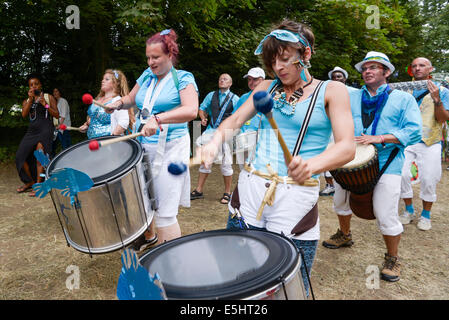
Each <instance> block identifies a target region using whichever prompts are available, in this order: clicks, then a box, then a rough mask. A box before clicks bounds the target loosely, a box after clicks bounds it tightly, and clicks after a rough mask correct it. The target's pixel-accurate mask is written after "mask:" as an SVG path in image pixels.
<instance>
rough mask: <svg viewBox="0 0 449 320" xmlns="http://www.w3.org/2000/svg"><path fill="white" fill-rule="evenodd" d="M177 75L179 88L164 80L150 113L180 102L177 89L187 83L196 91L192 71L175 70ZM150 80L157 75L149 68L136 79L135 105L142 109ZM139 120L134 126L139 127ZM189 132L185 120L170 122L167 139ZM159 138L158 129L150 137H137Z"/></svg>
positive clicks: (163, 109) (169, 107)
mask: <svg viewBox="0 0 449 320" xmlns="http://www.w3.org/2000/svg"><path fill="white" fill-rule="evenodd" d="M176 72H177V75H178V82H179V90H178V89H177V88H176V85H175V81H174V79H172V80H171V81H168V82H166V84H165V86H164V87H163V88H162V90H161V92H160V94H159V96H158V98H157V99H156V101H155V103H154V106H153V110H152V112H151V114H156V113H160V112H165V111H169V110H172V109H174V108H176V107H177V106H179V105H180V104H181V98H180V96H179V91H181V90H183V89H185V88H186V87H187V85H189V84H193V86H194V87H195V90H196V91H197V92H198V87H197V85H196V82H195V77H194V76H193V74H192V73H190V72H187V71H184V70H176ZM151 81H157V77H156V76H155V75H154V74H153V73H152V72H151V68H148V69H146V70H145V71H144V72H143V73H142V75H141V76H140V77H139V78H138V79H137V80H136V82H137V84H138V85H139V86H140V88H139V91H138V92H137V95H136V99H135V101H136V105H137V107H138V108H139V109H140V110H142V107H143V103H144V100H145V95H146V93H147V90H148V88H149V87H150V84H151ZM139 126H140V120H139V119H136V128H139ZM186 134H189V130H188V127H187V122H183V123H170V124H169V126H168V132H167V141H170V140H173V139H177V138H180V137H183V136H184V135H186ZM158 139H159V129H158V130H157V132H156V134H154V135H152V136H150V137H139V140H140V141H141V142H142V143H157V142H158Z"/></svg>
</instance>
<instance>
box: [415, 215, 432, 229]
mask: <svg viewBox="0 0 449 320" xmlns="http://www.w3.org/2000/svg"><path fill="white" fill-rule="evenodd" d="M417 227H418V229H419V230H422V231H427V230H430V229H431V228H432V224H431V223H430V219H427V218H424V217H421V218H419V221H418V224H417Z"/></svg>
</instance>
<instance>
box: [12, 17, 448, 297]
mask: <svg viewBox="0 0 449 320" xmlns="http://www.w3.org/2000/svg"><path fill="white" fill-rule="evenodd" d="M314 46H315V37H314V34H313V32H312V31H311V29H310V28H309V27H308V26H306V25H304V24H301V23H297V22H294V21H289V20H285V21H283V22H282V23H281V24H279V25H278V26H277V27H275V28H273V30H272V31H271V32H270V33H269V34H267V35H266V36H265V37H264V38H263V39H262V41H261V42H260V44H259V46H258V47H257V49H256V50H255V54H256V55H259V56H261V60H262V62H263V67H264V69H265V71H266V72H267V73H268V74H269V75H271V76H272V77H273V78H274V80H266V79H265V72H264V70H262V69H261V68H253V69H251V70H250V72H248V74H247V75H246V76H245V77H247V78H248V86H249V88H250V90H251V91H250V92H248V93H247V94H245V95H243V96H242V97H241V98H240V99H239V97H238V96H237V95H235V94H233V93H232V92H230V90H229V89H230V86H231V85H232V79H231V77H230V76H229V75H228V74H223V75H221V76H220V79H219V83H218V86H219V90H217V91H214V92H211V93H210V94H208V95H207V96H206V98H205V100H204V102H203V103H202V104H201V106H200V104H199V99H198V97H199V92H198V87H197V84H196V83H195V78H194V76H193V74H192V73H190V72H188V71H184V70H178V69H175V65H176V62H177V58H178V55H179V49H178V44H177V35H176V33H175V31H174V30H172V29H169V30H164V31H161V32H158V33H156V34H155V35H153V36H152V37H150V38H149V39H148V40H147V41H146V48H145V50H146V57H147V62H148V66H149V68H147V69H145V70H144V71H143V73H142V75H141V76H140V77H139V78H138V79H137V81H136V83H135V85H134V87H133V88H132V89H131V91H129V90H128V87H127V81H126V78H125V75H124V74H123V73H122V72H121V71H120V70H113V69H110V70H106V71H105V74H104V77H103V80H102V82H101V91H100V93H99V95H98V97H97V98H96V99H97V100H98V101H99V102H101V103H102V104H104V105H107V106H108V107H109V108H110V109H109V110H106V109H104V108H101V107H98V106H95V105H94V104H92V105H91V106H90V107H89V110H88V117H87V121H86V122H85V123H84V124H83V125H82V126H81V127H80V130H82V131H87V135H88V138H95V137H99V136H103V135H122V134H124V133H125V130H126V129H127V128H128V127H132V128H134V131H135V132H142V133H143V136H142V137H140V138H139V141H140V143H141V144H142V147H143V149H144V150H145V151H147V152H148V153H149V155H150V157H149V161H150V163H151V166H153V168H154V167H155V166H157V168H154V169H155V170H157V171H158V174H157V175H156V176H155V179H156V181H155V184H156V185H157V186H158V188H156V189H155V193H156V198H157V199H158V203H159V204H160V206H159V208H158V210H157V212H156V215H155V218H154V220H153V223H152V226H151V227H150V228H149V230H147V232H145V234H144V235H143V236H142V237H141V238H139V239H138V240H137V241H136V243H134V244H133V245H134V247H135V248H136V250H141V249H143V248H145V247H148V246H150V245H155V244H160V243H162V242H164V241H168V240H171V239H174V238H177V237H180V236H181V229H180V226H179V224H178V220H177V214H178V209H179V206H186V207H189V206H190V201H191V200H194V199H198V198H201V197H203V187H204V183H205V180H206V178H207V175H208V174H209V173H210V169H211V166H212V164H213V163H214V161H216V159H217V157H221V159H222V160H223V161H222V162H221V163H222V174H223V177H224V183H225V190H224V194H223V198H222V199H221V202H222V203H223V204H228V206H229V221H228V228H240V227H242V223H240V222H241V221H242V219H243V220H244V222H245V224H243V225H244V226H245V227H248V228H250V229H258V230H268V231H272V232H275V233H279V234H280V233H283V234H284V235H286V236H287V237H289V238H290V239H291V240H292V241H293V242H294V243H295V245H296V246H298V247H299V248H301V249H302V250H303V252H304V253H305V260H304V261H303V262H304V263H305V264H306V267H308V268H307V270H308V271H309V273H310V271H311V270H312V265H313V261H314V258H315V255H316V250H317V247H318V243H319V239H320V219H319V215H318V210H317V206H316V205H317V202H318V198H319V192H320V183H319V175H320V174H321V173H324V172H329V171H332V170H335V169H337V168H340V167H342V166H343V165H345V164H346V163H348V162H350V161H351V160H353V158H354V157H355V154H356V144H372V145H374V146H375V148H376V149H377V154H378V161H379V167H380V168H383V167H384V166H385V165H386V164H387V166H386V168H385V170H384V171H383V174H382V176H381V177H380V178H379V180H378V181H377V184H376V185H375V187H374V190H373V194H372V204H373V212H374V215H375V218H376V221H377V225H378V229H379V231H380V233H381V234H382V236H383V238H384V241H385V246H386V253H385V259H384V261H383V266H382V271H381V276H382V279H384V280H386V281H397V280H399V279H400V269H401V264H402V262H401V261H400V259H399V256H400V255H399V252H398V249H399V243H400V239H401V234H402V233H403V231H404V228H403V224H407V223H410V222H411V221H412V220H414V219H417V218H419V222H418V228H420V229H421V230H429V229H430V228H431V207H432V204H433V203H434V202H435V201H436V185H437V183H438V181H439V180H440V177H441V143H440V140H441V136H442V131H441V130H442V123H443V122H445V121H447V120H448V119H449V111H448V110H449V91H448V90H447V89H446V88H444V87H442V86H440V85H439V84H438V83H436V82H434V81H431V80H430V79H431V75H430V74H431V72H432V71H433V67H432V64H431V62H430V61H429V60H428V59H426V58H416V59H414V60H413V61H412V62H411V71H412V72H413V76H414V79H415V80H429V81H428V84H427V89H424V90H410V92H405V91H400V90H392V89H391V88H390V86H389V85H388V82H387V79H388V77H389V76H390V75H391V74H392V73H393V72H394V71H395V66H394V65H393V63H392V62H391V61H390V60H389V58H388V56H387V55H385V54H384V53H381V52H376V51H370V52H368V53H367V54H366V56H365V58H364V59H363V60H362V61H360V62H359V63H357V64H356V65H355V69H356V70H357V71H358V72H360V73H361V75H362V78H363V81H364V83H365V85H364V86H363V87H362V88H361V89H355V88H352V87H349V86H347V85H345V83H344V82H345V81H344V80H346V79H347V78H348V74H347V72H346V71H345V70H343V69H341V68H335V69H334V70H332V71H331V72H330V73H329V78H330V79H331V80H319V79H316V78H314V77H313V76H312V75H311V73H310V71H309V68H310V67H311V60H312V57H313V55H314ZM315 63H319V61H317V62H315ZM338 77H340V78H342V79H340V78H338ZM29 87H30V91H29V92H28V98H27V99H26V100H25V101H24V102H23V111H22V115H23V117H29V119H30V125H29V129H28V131H27V133H26V135H25V137H24V139H23V141H22V142H21V144H20V146H19V150H18V152H17V162H16V164H17V169H18V171H19V175H20V178H21V180H22V181H23V183H24V186H23V187H22V188H21V189H20V190H19V189H18V192H22V191H24V189H28V188H29V187H30V186H31V185H32V184H33V183H35V182H39V180H41V179H43V178H42V177H40V173H42V167H41V166H40V165H39V164H38V163H37V174H36V172H32V171H31V170H30V167H32V165H30V163H31V162H32V161H33V159H32V155H31V154H32V151H33V150H34V149H36V148H41V149H43V150H44V152H45V153H50V148H51V143H50V142H51V139H52V137H51V135H52V134H53V130H54V125H53V122H52V118H53V117H55V118H58V111H57V109H56V105H55V99H54V98H53V97H52V96H51V95H48V97H47V95H45V96H44V94H43V93H42V92H40V91H41V90H42V84H41V83H40V81H39V79H38V78H31V79H29ZM36 90H39V92H38V91H36ZM258 91H268V92H270V93H271V95H272V96H273V99H274V104H273V109H272V117H273V119H275V121H276V123H277V125H278V128H279V133H280V134H281V135H282V137H283V139H284V141H285V144H286V145H287V147H288V149H289V150H290V152H291V153H292V158H291V161H289V160H288V159H289V158H288V157H287V156H286V154H285V153H284V151H283V149H282V148H278V147H277V146H278V144H277V141H278V140H277V138H278V136H277V133H276V132H275V131H274V130H273V129H272V128H271V124H270V122H269V120H268V117H266V116H264V115H262V114H260V113H258V112H257V110H256V108H255V105H254V100H253V96H254V94H255V93H256V92H258ZM312 94H314V97H313V103H311V100H312V99H311V96H312ZM129 104H135V105H137V107H138V110H139V111H138V112H137V113H136V114H135V115H134V113H133V112H131V111H129V110H124V109H121V106H123V105H129ZM198 110H200V111H198ZM198 112H199V115H200V118H201V121H202V124H203V125H204V126H205V125H207V123H208V120H207V118H208V116H209V118H210V120H209V126H208V128H207V130H206V132H205V133H204V134H209V138H208V141H206V142H205V143H203V144H202V145H201V146H200V147H198V149H197V152H196V154H197V155H198V156H199V157H200V159H201V167H200V176H199V181H198V186H197V187H196V188H195V189H194V190H193V191H192V192H191V190H190V186H191V181H190V173H189V170H186V171H185V172H184V173H183V174H181V175H171V174H169V172H168V170H167V167H168V165H169V163H171V162H172V161H174V160H176V161H182V162H184V163H186V164H187V163H189V158H190V154H191V150H190V135H189V129H188V122H189V121H192V120H194V119H196V117H197V116H198ZM306 119H307V121H306ZM303 124H304V126H307V131H306V134H305V136H303V137H302V138H300V137H299V136H298V135H299V133H300V130H301V128H302V127H303ZM241 128H246V129H244V130H243V131H245V130H257V131H258V136H257V148H256V150H255V152H254V153H253V154H252V155H251V156H249V157H247V159H246V162H245V164H244V166H242V167H241V172H240V174H239V178H238V183H237V187H236V189H235V190H234V191H233V192H232V190H231V180H230V177H231V176H232V174H233V172H232V166H230V164H229V161H228V160H229V157H231V163H232V154H231V155H229V150H227V148H228V146H227V144H226V141H227V140H228V138H229V136H228V132H230V131H231V132H236V131H239V130H240V129H241ZM204 134H203V135H204ZM331 136H332V139H333V143H331V144H329V141H330V138H331ZM274 142H275V143H274ZM298 142H299V144H298ZM298 145H299V146H300V148H299V147H298ZM275 147H276V148H275ZM391 155H392V156H391ZM389 158H390V159H389ZM30 161H31V162H30ZM413 161H415V162H416V163H418V167H419V173H420V182H421V193H420V198H421V199H422V201H423V209H422V212H421V214H420V215H417V214H416V210H415V208H414V206H413V202H412V197H413V192H412V188H411V185H410V165H411V163H412V162H413ZM34 166H36V161H35V160H34ZM33 177H36V178H33ZM334 184H335V194H334V208H335V212H336V214H337V216H338V221H339V226H338V230H337V232H336V233H335V234H334V235H331V236H330V237H329V239H327V240H325V241H323V243H322V244H323V245H324V247H326V248H332V249H336V248H341V247H345V246H351V245H352V244H353V235H352V231H351V224H350V222H351V217H352V211H351V208H350V206H349V203H348V199H349V197H348V191H347V190H344V189H343V188H342V187H341V186H340V185H339V184H338V183H337V182H334ZM236 194H238V200H239V206H238V211H239V212H238V214H237V213H236V209H235V208H236V206H235V201H234V204H233V203H232V202H233V201H231V198H233V196H234V195H236ZM400 199H403V200H404V202H405V208H406V209H405V211H404V212H402V213H399V206H400ZM233 200H234V199H233ZM355 234H356V232H355ZM304 263H303V265H302V267H301V272H302V275H303V277H304V279H305V276H306V274H305V273H306V271H305V270H306V269H305V268H304ZM304 284H305V286H306V289H307V290H308V281H307V280H304Z"/></svg>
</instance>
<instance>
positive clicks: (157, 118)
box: [152, 114, 164, 131]
mask: <svg viewBox="0 0 449 320" xmlns="http://www.w3.org/2000/svg"><path fill="white" fill-rule="evenodd" d="M152 116H153V118H154V119H155V120H156V122H157V125H158V126H159V130H161V131H164V128H162V121H161V119H160V118H159V117H158V116H157V115H155V114H153V115H152Z"/></svg>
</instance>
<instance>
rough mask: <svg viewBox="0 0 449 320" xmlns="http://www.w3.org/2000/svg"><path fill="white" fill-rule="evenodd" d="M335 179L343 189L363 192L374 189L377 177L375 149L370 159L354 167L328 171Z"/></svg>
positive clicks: (358, 192)
mask: <svg viewBox="0 0 449 320" xmlns="http://www.w3.org/2000/svg"><path fill="white" fill-rule="evenodd" d="M330 173H331V175H332V177H333V178H334V179H335V181H336V182H337V183H338V184H339V185H340V186H341V187H342V188H343V189H345V190H348V191H351V192H353V193H355V194H365V193H367V192H371V191H373V190H374V187H375V186H376V183H377V180H378V178H379V160H378V156H377V150H376V151H375V155H374V157H373V158H372V159H370V160H369V161H368V162H367V163H365V164H363V165H361V166H359V167H355V168H339V169H336V170H331V171H330Z"/></svg>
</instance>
